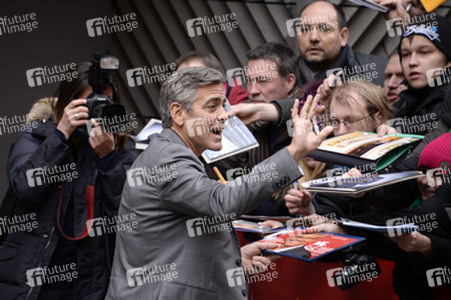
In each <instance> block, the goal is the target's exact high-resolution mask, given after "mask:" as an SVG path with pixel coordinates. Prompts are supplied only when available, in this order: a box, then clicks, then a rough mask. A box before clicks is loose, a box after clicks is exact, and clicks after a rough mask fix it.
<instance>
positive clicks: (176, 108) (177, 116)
mask: <svg viewBox="0 0 451 300" xmlns="http://www.w3.org/2000/svg"><path fill="white" fill-rule="evenodd" d="M169 111H170V113H171V118H172V123H173V124H172V125H177V127H183V125H184V124H185V122H186V119H187V116H188V114H187V112H186V110H185V109H184V108H183V107H182V106H181V105H180V103H178V102H172V103H171V105H170V106H169Z"/></svg>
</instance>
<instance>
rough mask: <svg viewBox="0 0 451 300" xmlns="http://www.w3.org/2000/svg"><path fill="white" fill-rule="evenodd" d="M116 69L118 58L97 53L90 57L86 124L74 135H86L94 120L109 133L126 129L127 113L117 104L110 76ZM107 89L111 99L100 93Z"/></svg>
mask: <svg viewBox="0 0 451 300" xmlns="http://www.w3.org/2000/svg"><path fill="white" fill-rule="evenodd" d="M118 69H119V58H118V57H116V56H113V55H108V54H98V53H96V54H93V55H92V57H91V67H90V68H89V77H88V82H89V85H90V86H91V87H92V93H91V94H90V95H89V96H88V97H87V99H86V106H87V107H88V110H89V117H88V124H87V126H81V127H79V128H77V130H76V135H78V136H80V135H82V136H86V135H88V133H89V132H90V131H91V130H92V126H93V125H92V124H91V121H90V120H91V119H96V121H97V123H99V125H101V126H103V127H104V129H105V131H107V132H110V133H118V132H122V131H124V130H125V129H126V128H127V126H126V123H127V113H126V111H125V107H124V106H123V105H121V104H119V103H118V96H117V87H116V84H115V83H114V81H113V79H112V76H111V75H112V74H111V72H112V71H114V70H118ZM108 89H111V92H112V99H110V98H109V97H107V96H106V95H104V94H103V93H102V92H104V91H105V90H108ZM88 131H89V132H88Z"/></svg>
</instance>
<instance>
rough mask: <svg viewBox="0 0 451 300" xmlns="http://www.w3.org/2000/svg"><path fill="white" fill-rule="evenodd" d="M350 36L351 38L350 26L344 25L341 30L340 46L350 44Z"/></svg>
mask: <svg viewBox="0 0 451 300" xmlns="http://www.w3.org/2000/svg"><path fill="white" fill-rule="evenodd" d="M348 38H349V29H348V27H344V28H343V29H342V30H340V46H341V47H344V46H346V45H347V44H348Z"/></svg>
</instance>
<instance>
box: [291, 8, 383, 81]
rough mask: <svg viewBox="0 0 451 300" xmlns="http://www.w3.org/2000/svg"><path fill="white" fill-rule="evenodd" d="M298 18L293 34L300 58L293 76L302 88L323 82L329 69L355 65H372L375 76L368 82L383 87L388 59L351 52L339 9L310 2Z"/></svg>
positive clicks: (342, 14)
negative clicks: (313, 81) (320, 80)
mask: <svg viewBox="0 0 451 300" xmlns="http://www.w3.org/2000/svg"><path fill="white" fill-rule="evenodd" d="M299 16H300V18H299V23H300V26H299V27H298V29H297V30H296V32H297V39H298V44H299V52H300V57H299V60H298V66H299V70H298V73H297V74H296V77H297V79H298V82H299V83H300V84H301V85H305V84H306V83H308V82H310V81H311V80H312V79H325V78H326V76H327V71H328V70H333V69H337V68H342V69H345V68H355V67H356V66H358V67H360V69H361V68H362V67H363V66H365V65H368V64H372V63H374V64H375V72H377V74H378V76H376V77H373V78H372V79H371V80H372V82H373V83H375V84H377V85H380V86H383V84H384V68H385V65H386V64H387V60H386V59H385V58H383V57H379V56H374V55H367V54H363V53H358V52H355V51H353V50H352V49H351V47H350V46H349V45H348V38H349V29H348V27H347V24H346V19H345V15H344V13H343V11H342V9H341V8H339V7H338V6H337V5H335V4H333V3H330V2H327V1H324V0H322V1H313V2H310V3H309V4H307V5H306V6H305V7H304V8H302V10H301V12H300V14H299ZM360 71H363V70H360ZM360 71H359V70H358V72H360ZM365 72H366V71H365ZM365 72H362V73H365ZM354 75H356V74H354Z"/></svg>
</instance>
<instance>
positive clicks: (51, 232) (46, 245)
mask: <svg viewBox="0 0 451 300" xmlns="http://www.w3.org/2000/svg"><path fill="white" fill-rule="evenodd" d="M54 231H55V226H53V227H52V230H51V231H50V234H49V239H48V240H47V243H46V244H45V246H44V249H42V251H41V256H40V257H39V263H38V268H40V267H41V264H42V260H43V258H44V253H45V250H47V248H48V247H49V246H50V241H51V240H52V236H53V232H54ZM33 289H34V286H33V287H30V290H29V291H28V294H27V298H26V299H27V300H28V299H29V298H30V295H31V292H33Z"/></svg>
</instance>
